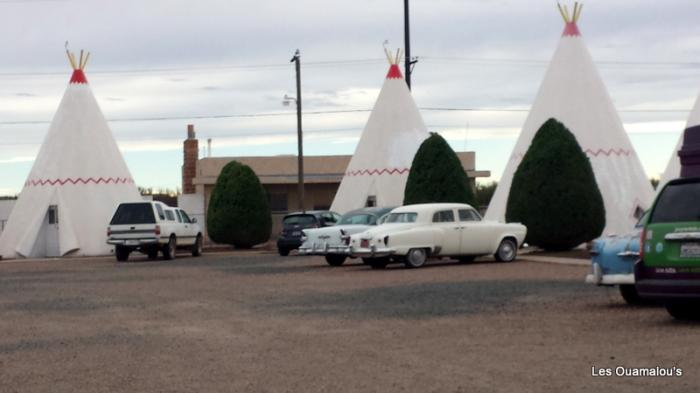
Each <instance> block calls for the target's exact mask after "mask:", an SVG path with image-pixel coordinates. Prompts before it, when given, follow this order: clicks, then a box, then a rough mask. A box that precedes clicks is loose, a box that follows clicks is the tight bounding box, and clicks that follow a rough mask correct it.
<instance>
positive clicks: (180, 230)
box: [107, 201, 202, 261]
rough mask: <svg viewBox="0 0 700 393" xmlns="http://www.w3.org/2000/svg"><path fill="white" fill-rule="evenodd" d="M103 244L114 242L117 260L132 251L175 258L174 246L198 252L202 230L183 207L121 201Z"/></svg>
mask: <svg viewBox="0 0 700 393" xmlns="http://www.w3.org/2000/svg"><path fill="white" fill-rule="evenodd" d="M107 243H108V244H111V245H114V254H115V255H116V257H117V261H126V260H127V259H129V254H131V252H132V251H140V252H142V253H144V254H146V255H148V258H149V259H156V258H158V252H162V253H163V258H165V259H173V258H175V252H176V250H177V249H178V248H187V249H189V250H191V252H192V256H199V255H201V254H202V231H201V230H200V228H199V225H198V224H197V220H196V219H194V218H192V219H190V217H189V216H188V215H187V213H185V211H184V210H182V209H178V208H176V207H170V206H168V205H166V204H164V203H162V202H155V201H154V202H135V203H122V204H120V205H119V207H117V211H116V212H115V213H114V216H113V217H112V220H111V221H110V223H109V226H108V227H107Z"/></svg>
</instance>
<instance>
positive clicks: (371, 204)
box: [365, 195, 377, 207]
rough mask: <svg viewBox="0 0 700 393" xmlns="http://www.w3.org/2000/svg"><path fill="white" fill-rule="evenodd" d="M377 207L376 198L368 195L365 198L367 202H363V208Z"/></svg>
mask: <svg viewBox="0 0 700 393" xmlns="http://www.w3.org/2000/svg"><path fill="white" fill-rule="evenodd" d="M375 206H377V197H376V196H374V195H370V196H368V197H367V202H365V207H375Z"/></svg>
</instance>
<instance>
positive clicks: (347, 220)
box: [338, 214, 377, 225]
mask: <svg viewBox="0 0 700 393" xmlns="http://www.w3.org/2000/svg"><path fill="white" fill-rule="evenodd" d="M376 222H377V218H376V217H375V216H374V215H372V214H349V215H345V216H343V218H342V219H341V220H340V222H339V223H338V225H374V224H375V223H376Z"/></svg>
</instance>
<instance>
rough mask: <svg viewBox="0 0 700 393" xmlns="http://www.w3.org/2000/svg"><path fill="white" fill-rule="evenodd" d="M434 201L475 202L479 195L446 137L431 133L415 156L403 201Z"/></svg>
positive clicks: (407, 202) (408, 202)
mask: <svg viewBox="0 0 700 393" xmlns="http://www.w3.org/2000/svg"><path fill="white" fill-rule="evenodd" d="M434 202H454V203H468V204H470V205H474V203H475V198H474V193H473V192H472V189H471V187H470V186H469V178H468V177H467V174H466V173H465V172H464V168H463V167H462V163H461V162H460V161H459V157H457V154H456V153H455V152H454V150H452V148H451V147H450V145H449V144H447V141H446V140H445V139H444V138H443V137H441V136H440V135H439V134H437V133H434V132H431V133H430V136H429V137H428V138H427V139H426V140H425V141H423V143H422V144H421V145H420V148H418V151H417V152H416V155H415V156H414V157H413V162H412V163H411V172H410V173H409V174H408V179H407V180H406V190H405V191H404V200H403V203H404V205H410V204H414V203H434Z"/></svg>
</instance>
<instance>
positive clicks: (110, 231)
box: [107, 227, 112, 237]
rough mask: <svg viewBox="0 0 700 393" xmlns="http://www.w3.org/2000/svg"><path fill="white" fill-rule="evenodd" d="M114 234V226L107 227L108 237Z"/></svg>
mask: <svg viewBox="0 0 700 393" xmlns="http://www.w3.org/2000/svg"><path fill="white" fill-rule="evenodd" d="M110 236H112V228H110V227H107V237H110Z"/></svg>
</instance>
